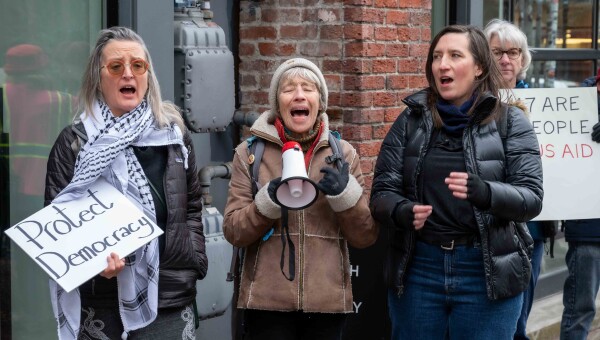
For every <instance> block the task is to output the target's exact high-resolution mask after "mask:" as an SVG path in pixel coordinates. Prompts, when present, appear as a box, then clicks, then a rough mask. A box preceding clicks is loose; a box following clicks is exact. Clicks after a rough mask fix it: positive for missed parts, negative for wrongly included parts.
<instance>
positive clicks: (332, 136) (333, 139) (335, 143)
mask: <svg viewBox="0 0 600 340" xmlns="http://www.w3.org/2000/svg"><path fill="white" fill-rule="evenodd" d="M329 147H330V148H331V151H332V152H333V154H332V155H331V156H327V157H325V162H326V163H327V164H333V163H334V162H335V165H336V167H337V168H338V169H341V168H342V162H343V160H344V155H343V153H342V146H341V145H340V139H339V134H337V132H335V133H334V132H333V131H329Z"/></svg>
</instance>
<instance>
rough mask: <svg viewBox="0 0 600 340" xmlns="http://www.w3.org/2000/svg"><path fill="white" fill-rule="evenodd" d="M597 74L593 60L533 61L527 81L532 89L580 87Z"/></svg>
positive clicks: (528, 71)
mask: <svg viewBox="0 0 600 340" xmlns="http://www.w3.org/2000/svg"><path fill="white" fill-rule="evenodd" d="M595 74H596V73H595V72H594V62H593V61H592V60H577V61H554V60H552V61H533V62H532V63H531V66H530V67H529V70H527V79H526V81H527V82H528V83H529V85H530V86H531V87H545V88H548V87H555V88H564V87H578V86H580V84H581V82H582V81H584V80H585V79H586V78H589V77H592V76H594V75H595Z"/></svg>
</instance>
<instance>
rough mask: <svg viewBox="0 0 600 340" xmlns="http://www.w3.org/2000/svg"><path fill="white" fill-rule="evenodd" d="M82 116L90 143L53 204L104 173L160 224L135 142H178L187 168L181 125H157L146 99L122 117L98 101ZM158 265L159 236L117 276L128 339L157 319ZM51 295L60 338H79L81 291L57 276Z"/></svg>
mask: <svg viewBox="0 0 600 340" xmlns="http://www.w3.org/2000/svg"><path fill="white" fill-rule="evenodd" d="M81 120H82V122H83V125H84V127H85V130H86V132H87V135H88V142H87V143H86V144H85V145H83V146H82V148H81V150H80V152H79V154H78V156H77V161H76V163H75V173H74V176H73V179H72V180H71V183H69V185H67V187H65V188H64V189H63V190H62V191H61V192H60V193H59V194H58V195H57V196H56V198H55V199H54V201H53V203H58V202H67V201H70V200H73V199H77V198H80V197H82V196H83V194H84V193H85V191H86V190H87V188H88V187H89V186H90V185H91V184H92V183H94V181H96V179H98V177H100V176H102V177H104V178H105V179H106V180H107V181H108V182H109V183H111V184H112V185H113V186H114V187H115V188H117V189H118V190H119V191H121V192H122V193H123V194H124V195H125V196H127V198H128V199H129V200H130V201H131V202H133V203H134V204H135V205H137V206H138V207H139V208H140V209H141V210H143V211H144V213H145V214H146V216H148V217H149V218H152V220H153V221H155V222H156V213H155V211H154V202H153V200H152V194H151V192H150V187H149V185H148V182H147V180H146V176H145V175H144V171H143V170H142V167H141V165H140V163H139V162H138V160H137V158H136V156H135V154H134V152H133V149H132V148H131V146H158V145H171V144H178V145H180V146H181V148H182V153H183V155H184V157H185V159H184V166H185V167H186V168H187V165H188V164H187V154H188V150H187V148H186V147H185V145H184V143H183V135H182V132H181V130H180V129H179V127H178V126H177V125H173V126H172V127H170V128H161V129H159V128H157V127H156V125H155V119H154V115H153V113H152V110H151V109H150V107H149V105H148V103H147V102H146V101H145V100H144V101H143V102H142V103H141V104H140V105H139V106H138V107H136V108H135V109H133V110H132V111H131V112H129V113H126V114H124V115H123V116H121V117H114V116H113V114H112V113H111V111H110V109H109V108H108V106H107V105H106V104H104V103H102V102H97V103H96V104H95V105H94V112H91V113H89V114H87V115H85V114H84V113H82V114H81ZM158 267H159V254H158V240H157V239H154V240H153V241H151V242H150V243H149V244H147V245H146V246H144V247H142V248H140V249H138V250H136V251H135V252H134V253H133V254H131V255H129V256H128V257H127V258H126V264H125V268H124V269H123V271H121V272H120V273H119V275H118V276H117V282H118V287H119V309H120V314H121V318H122V321H123V327H124V329H125V333H123V338H126V337H127V333H128V332H129V331H131V330H135V329H139V328H142V327H145V326H147V325H148V324H150V323H151V322H152V321H154V319H155V318H156V315H157V309H158ZM50 296H51V298H52V308H53V310H54V316H55V318H56V320H57V322H58V335H59V338H60V339H77V335H78V334H79V325H80V318H81V316H80V314H81V299H80V296H79V290H78V289H76V290H73V291H71V292H69V293H67V292H65V291H64V290H63V289H62V288H61V287H60V286H59V285H58V284H57V283H56V282H55V281H54V280H52V279H51V280H50Z"/></svg>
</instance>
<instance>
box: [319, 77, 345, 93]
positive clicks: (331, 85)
mask: <svg viewBox="0 0 600 340" xmlns="http://www.w3.org/2000/svg"><path fill="white" fill-rule="evenodd" d="M323 77H324V78H325V82H326V83H327V88H328V90H329V91H339V90H341V89H342V88H341V87H342V86H341V83H342V76H340V75H339V74H325V75H323Z"/></svg>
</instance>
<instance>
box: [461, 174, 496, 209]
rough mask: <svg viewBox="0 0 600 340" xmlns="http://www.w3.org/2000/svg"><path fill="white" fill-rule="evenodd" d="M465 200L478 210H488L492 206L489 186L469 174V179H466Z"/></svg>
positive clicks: (477, 177)
mask: <svg viewBox="0 0 600 340" xmlns="http://www.w3.org/2000/svg"><path fill="white" fill-rule="evenodd" d="M467 199H468V200H469V202H471V203H473V205H474V206H476V207H477V208H479V209H482V210H486V209H489V208H490V205H491V204H492V203H491V200H492V193H491V191H490V186H489V185H488V184H487V183H486V182H484V181H482V180H481V178H479V176H477V175H474V174H469V178H468V179H467Z"/></svg>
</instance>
